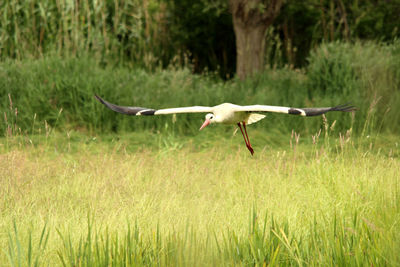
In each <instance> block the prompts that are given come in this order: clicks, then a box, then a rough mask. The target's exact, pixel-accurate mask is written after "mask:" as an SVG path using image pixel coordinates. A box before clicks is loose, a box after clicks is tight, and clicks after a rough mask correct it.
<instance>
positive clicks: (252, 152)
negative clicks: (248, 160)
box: [237, 122, 254, 155]
mask: <svg viewBox="0 0 400 267" xmlns="http://www.w3.org/2000/svg"><path fill="white" fill-rule="evenodd" d="M237 125H238V126H239V129H240V131H241V132H242V135H243V139H244V142H245V143H246V147H247V149H248V150H249V151H250V153H251V155H253V154H254V150H253V148H252V147H251V145H250V143H249V142H248V141H247V139H248V138H249V137H247V139H246V136H247V131H246V126H245V124H243V126H244V127H245V128H244V129H245V131H246V136H245V135H244V132H243V130H242V125H240V122H239V123H238V124H237Z"/></svg>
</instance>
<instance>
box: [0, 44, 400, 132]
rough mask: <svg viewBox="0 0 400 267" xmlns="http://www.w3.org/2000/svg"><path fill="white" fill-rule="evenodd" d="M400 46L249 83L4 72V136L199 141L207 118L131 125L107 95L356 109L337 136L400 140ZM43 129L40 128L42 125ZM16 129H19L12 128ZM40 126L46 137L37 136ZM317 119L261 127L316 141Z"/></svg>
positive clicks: (12, 67)
mask: <svg viewBox="0 0 400 267" xmlns="http://www.w3.org/2000/svg"><path fill="white" fill-rule="evenodd" d="M399 51H400V49H399V45H398V43H396V44H393V45H383V44H375V43H366V44H361V43H356V44H354V45H350V44H342V43H332V44H326V45H322V46H321V47H320V48H318V49H317V50H315V52H314V53H313V54H312V55H311V56H310V58H309V65H308V67H307V68H306V69H301V70H292V69H275V70H271V69H269V70H266V71H265V72H264V73H263V74H260V75H258V76H257V77H254V78H252V79H248V80H246V81H239V80H236V79H233V80H230V81H222V80H220V79H219V78H217V77H215V76H214V75H212V74H209V75H203V76H199V75H193V74H191V73H190V71H189V70H188V69H186V68H183V69H181V68H178V69H176V68H173V67H170V68H168V69H165V70H161V69H159V70H158V71H155V72H153V73H148V72H146V71H144V70H141V69H136V68H134V69H129V68H124V67H110V66H108V67H101V66H100V65H99V63H98V62H97V61H96V60H95V59H92V58H91V57H90V56H81V57H79V58H69V59H60V58H59V57H57V56H55V57H45V58H44V59H40V60H24V61H6V62H3V63H0V95H2V96H3V97H2V98H1V100H0V107H1V111H2V117H4V121H5V123H2V124H1V126H0V127H1V129H0V130H1V131H2V132H6V128H9V130H10V129H13V128H14V131H18V129H19V128H21V131H23V132H30V133H37V131H39V130H40V129H43V123H44V122H45V121H46V123H47V124H49V125H50V126H52V127H55V126H57V128H58V129H64V130H65V129H80V130H83V131H89V132H111V131H137V130H138V129H146V130H153V131H154V132H156V131H162V130H164V129H168V131H169V130H170V129H171V128H173V129H174V131H175V132H176V133H179V134H181V133H184V134H194V133H196V132H197V130H198V127H199V124H200V123H201V120H202V119H203V114H191V115H185V114H182V115H178V116H177V121H176V123H174V120H173V117H171V116H160V117H156V118H154V117H153V118H149V117H138V118H133V117H129V116H123V115H120V114H116V113H113V112H111V111H110V110H108V109H106V108H105V107H104V106H102V105H101V104H100V103H98V102H97V101H95V99H94V97H93V95H94V94H99V95H100V96H102V97H104V98H105V99H107V100H109V101H110V102H113V103H117V104H121V105H138V106H145V107H150V108H166V107H176V106H190V105H217V104H220V103H222V102H232V103H236V104H255V103H259V104H270V105H283V106H294V107H307V106H331V105H337V104H343V103H347V102H351V103H352V104H353V105H356V106H357V107H358V108H359V111H357V112H356V113H355V114H349V113H330V114H328V115H327V116H328V118H329V120H331V121H333V120H337V123H336V126H335V129H336V131H337V132H342V133H344V131H345V130H348V129H349V128H352V131H355V132H358V133H363V134H365V135H368V134H372V133H374V132H375V133H376V132H382V131H383V132H393V133H398V132H399V131H400V128H399V127H400V126H399V124H398V123H393V122H395V121H399V120H400V112H399V109H398V108H397V107H398V106H399V105H400V93H399V92H400V90H399V87H400V74H399V69H400V68H399V62H400V58H399ZM39 122H40V123H42V125H37V124H38V123H39ZM11 125H13V127H11ZM39 126H41V127H39ZM321 126H322V120H321V118H320V117H317V118H299V117H294V116H285V115H282V114H269V115H268V117H267V119H265V120H263V121H262V122H260V123H258V124H257V125H256V126H255V127H260V128H265V129H267V130H269V131H277V132H282V131H284V132H286V133H287V132H289V133H290V132H291V131H292V129H295V130H296V131H298V132H301V133H303V134H304V133H308V134H310V133H315V131H316V129H319V128H320V127H321Z"/></svg>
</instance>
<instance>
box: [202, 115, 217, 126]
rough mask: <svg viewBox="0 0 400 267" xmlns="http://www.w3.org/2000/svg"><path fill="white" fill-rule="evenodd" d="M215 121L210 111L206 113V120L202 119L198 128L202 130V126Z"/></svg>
mask: <svg viewBox="0 0 400 267" xmlns="http://www.w3.org/2000/svg"><path fill="white" fill-rule="evenodd" d="M213 122H215V115H214V114H212V113H208V114H207V115H206V120H205V121H204V123H203V125H201V127H200V130H202V129H203V128H204V127H206V126H207V125H209V124H210V123H213Z"/></svg>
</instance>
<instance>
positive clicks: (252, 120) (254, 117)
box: [246, 113, 265, 124]
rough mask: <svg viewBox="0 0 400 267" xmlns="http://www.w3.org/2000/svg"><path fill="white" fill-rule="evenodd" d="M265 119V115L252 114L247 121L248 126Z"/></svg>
mask: <svg viewBox="0 0 400 267" xmlns="http://www.w3.org/2000/svg"><path fill="white" fill-rule="evenodd" d="M264 118H265V115H263V114H257V113H251V114H250V116H249V118H248V119H247V122H246V124H252V123H255V122H257V121H259V120H262V119H264Z"/></svg>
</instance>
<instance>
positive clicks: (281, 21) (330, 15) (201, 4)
mask: <svg viewBox="0 0 400 267" xmlns="http://www.w3.org/2000/svg"><path fill="white" fill-rule="evenodd" d="M261 8H264V7H261ZM399 8H400V2H399V0H392V1H375V0H368V1H356V2H354V1H345V0H338V1H336V0H321V1H320V0H307V1H286V2H285V4H284V5H283V7H282V10H281V12H280V16H279V17H278V18H277V19H276V20H275V22H274V23H273V24H272V26H271V27H270V28H269V29H268V31H267V34H266V37H265V41H266V44H267V45H266V53H267V55H266V62H267V65H268V66H276V65H278V66H283V65H285V64H288V65H290V66H295V67H303V66H305V65H306V63H307V60H306V59H307V57H308V55H309V53H310V51H311V50H312V49H313V48H314V47H316V46H318V45H319V44H320V43H321V42H332V41H336V40H345V41H356V40H360V39H361V40H365V39H367V40H378V41H393V40H395V39H396V38H399V36H400V35H399V34H400V30H399V26H398V25H400V21H399V16H398V14H399ZM0 14H2V15H1V17H0V60H5V59H7V58H16V59H26V58H40V57H43V56H47V55H48V54H51V53H53V54H56V55H58V56H60V57H68V56H73V57H80V56H82V55H87V54H90V56H91V57H94V58H96V60H97V61H98V62H101V63H102V64H109V65H120V64H122V65H129V66H141V67H144V68H146V69H148V70H154V69H157V68H159V67H160V66H161V67H163V68H165V67H167V66H169V65H170V64H172V65H185V66H190V67H191V68H192V70H193V71H195V72H203V71H206V72H207V71H217V72H218V73H219V74H220V76H221V77H223V78H224V79H226V78H230V77H232V76H233V73H234V70H235V64H236V63H235V62H236V47H235V38H234V31H233V26H232V15H231V13H230V11H229V4H228V1H209V0H202V1H196V2H193V1H188V0H148V1H139V0H127V1H120V0H118V1H111V0H106V1H94V0H87V1H60V0H57V1H45V2H43V1H40V0H27V1H13V0H4V1H1V2H0Z"/></svg>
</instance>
